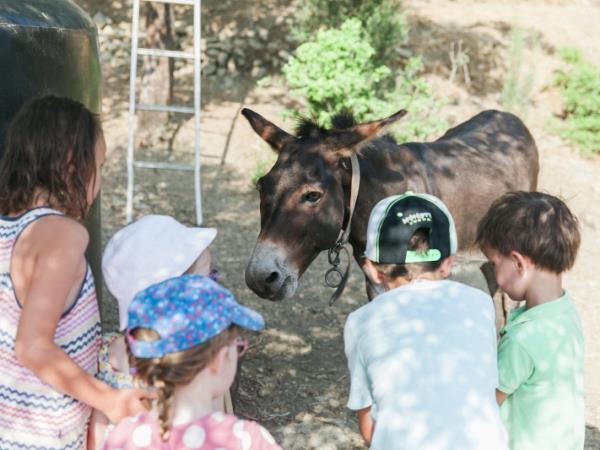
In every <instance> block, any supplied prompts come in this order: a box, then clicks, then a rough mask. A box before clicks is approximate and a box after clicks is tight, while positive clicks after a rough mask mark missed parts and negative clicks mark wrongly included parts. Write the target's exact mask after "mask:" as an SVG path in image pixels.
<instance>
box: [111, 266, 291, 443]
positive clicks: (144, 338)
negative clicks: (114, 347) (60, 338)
mask: <svg viewBox="0 0 600 450" xmlns="http://www.w3.org/2000/svg"><path fill="white" fill-rule="evenodd" d="M263 327H264V321H263V318H262V317H261V316H260V314H258V313H257V312H255V311H253V310H251V309H249V308H246V307H244V306H241V305H240V304H239V303H237V301H236V300H235V298H234V297H233V295H232V294H231V293H230V292H229V291H228V290H227V289H225V288H223V287H222V286H220V285H219V284H218V283H216V282H214V281H213V280H211V279H210V278H208V277H205V276H201V275H184V276H181V277H176V278H171V279H169V280H166V281H163V282H161V283H158V284H155V285H152V286H150V287H149V288H147V289H144V290H143V291H141V292H140V293H138V294H137V295H136V296H135V297H134V299H133V301H132V302H131V304H130V306H129V311H128V318H127V335H126V337H127V346H128V352H129V356H130V366H131V368H132V370H133V372H134V377H135V381H136V383H137V384H139V385H142V386H145V387H150V388H153V389H155V390H156V391H157V394H158V399H157V400H155V401H154V402H153V404H152V405H151V409H150V411H149V412H147V413H143V414H141V415H138V416H136V417H133V418H128V419H124V420H122V421H121V422H120V423H119V424H118V425H117V426H116V427H115V429H114V430H113V431H112V433H111V435H110V436H109V437H108V439H107V441H106V443H105V446H104V448H105V450H113V449H123V450H133V449H140V448H143V449H149V450H152V449H157V450H158V449H160V450H165V449H169V450H175V449H177V450H185V449H218V448H227V449H229V450H237V449H240V450H241V449H249V450H254V449H269V450H270V449H280V447H279V446H278V445H277V444H276V443H275V441H274V439H273V437H272V436H271V435H270V434H269V432H268V431H267V430H265V429H264V428H263V427H262V426H260V425H259V424H258V423H256V422H251V421H247V420H242V419H238V418H237V417H235V416H234V415H230V414H224V413H222V412H214V411H213V408H212V402H213V399H215V398H218V397H219V396H222V395H223V393H224V392H226V391H227V390H228V389H229V387H230V386H231V383H232V382H233V379H234V376H235V372H236V369H237V359H238V358H239V357H240V356H241V355H242V354H243V353H244V352H245V351H246V349H247V347H248V341H247V338H245V337H243V336H242V335H241V331H242V329H248V330H253V331H258V330H260V329H262V328H263Z"/></svg>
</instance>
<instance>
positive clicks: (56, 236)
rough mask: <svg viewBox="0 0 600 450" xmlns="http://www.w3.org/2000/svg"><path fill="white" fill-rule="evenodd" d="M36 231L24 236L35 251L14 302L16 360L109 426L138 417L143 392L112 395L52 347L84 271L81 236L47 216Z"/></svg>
mask: <svg viewBox="0 0 600 450" xmlns="http://www.w3.org/2000/svg"><path fill="white" fill-rule="evenodd" d="M50 219H53V220H50ZM42 220H44V219H40V222H41V221H42ZM34 225H41V223H40V224H37V223H36V224H34ZM37 230H39V232H36V234H34V235H30V240H31V242H30V243H29V244H30V247H29V248H32V249H37V250H38V251H37V252H36V254H35V255H32V257H35V259H34V263H33V269H32V272H31V275H30V278H29V279H30V282H29V284H28V286H27V290H26V294H25V296H24V298H21V299H20V300H21V303H22V312H21V318H20V321H19V325H18V329H17V337H16V342H15V353H16V356H17V358H18V360H19V361H20V362H21V364H23V365H24V366H25V367H27V368H28V369H29V370H31V371H32V372H33V373H35V374H36V375H37V376H38V377H39V378H40V379H41V380H43V381H45V382H46V383H48V384H49V385H51V386H53V387H54V388H55V389H56V390H58V391H60V392H63V393H65V394H67V395H70V396H71V397H74V398H76V399H78V400H80V401H82V402H84V403H86V404H88V405H90V406H92V407H94V408H96V409H99V410H100V411H102V412H104V413H105V414H106V415H107V416H108V417H109V419H111V421H113V422H117V421H119V420H120V419H121V418H122V417H125V416H128V415H135V414H137V413H139V412H142V411H143V410H144V409H143V407H142V404H141V402H140V398H143V397H147V396H148V393H146V392H145V391H143V390H141V389H131V390H122V391H118V390H116V389H113V388H111V387H110V386H108V385H106V384H105V383H103V382H101V381H99V380H96V379H95V378H94V377H93V376H91V375H90V374H88V373H87V372H86V371H84V370H83V369H82V368H81V367H79V366H78V365H77V364H76V363H75V362H74V361H73V360H72V359H71V358H69V356H68V355H67V354H66V353H65V352H64V351H63V350H62V349H61V348H60V347H59V346H57V345H56V343H55V342H54V334H55V332H56V327H57V325H58V321H59V320H60V318H61V316H62V314H63V312H64V310H65V306H66V302H67V299H68V297H69V294H70V293H71V291H72V289H73V286H75V285H76V284H77V283H78V282H79V281H80V278H81V268H82V265H83V267H85V259H84V251H85V249H86V247H87V243H88V235H87V231H86V230H85V228H84V227H83V226H82V225H80V224H79V223H77V222H75V221H73V220H70V219H66V218H63V217H49V218H47V219H46V220H44V226H43V227H39V226H38V227H37ZM32 259H33V258H32Z"/></svg>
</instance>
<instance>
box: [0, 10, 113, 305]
mask: <svg viewBox="0 0 600 450" xmlns="http://www.w3.org/2000/svg"><path fill="white" fill-rule="evenodd" d="M100 85H101V73H100V60H99V49H98V32H97V29H96V26H95V25H94V22H93V21H92V19H91V18H90V17H89V16H88V15H87V14H86V13H85V12H84V11H83V10H82V9H81V8H79V7H78V6H77V5H75V4H74V3H73V2H72V1H69V0H0V158H1V157H2V153H3V147H4V136H5V133H6V128H7V126H8V123H9V122H10V120H11V119H12V117H13V116H14V115H15V114H16V112H17V111H18V110H19V108H20V107H21V106H22V105H23V103H25V101H27V100H28V99H30V98H33V97H39V96H42V95H46V94H55V95H60V96H65V97H69V98H72V99H75V100H78V101H80V102H81V103H83V104H84V105H86V106H87V107H88V108H89V109H90V110H91V111H92V112H95V113H98V114H99V113H100V108H101V94H100ZM86 227H87V229H88V231H89V233H90V238H91V239H90V246H89V248H88V260H89V261H90V264H91V266H92V271H93V272H94V277H95V279H96V286H97V288H98V295H100V293H101V289H100V287H101V286H102V278H101V277H102V272H101V270H100V256H101V251H102V249H101V241H100V240H101V234H100V197H98V199H97V200H96V202H95V203H94V205H93V206H92V209H91V211H90V215H89V217H88V218H87V220H86Z"/></svg>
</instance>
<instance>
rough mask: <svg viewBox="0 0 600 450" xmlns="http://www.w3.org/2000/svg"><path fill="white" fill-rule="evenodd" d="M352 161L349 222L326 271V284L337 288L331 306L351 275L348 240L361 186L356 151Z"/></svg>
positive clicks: (330, 251) (331, 251) (338, 240)
mask: <svg viewBox="0 0 600 450" xmlns="http://www.w3.org/2000/svg"><path fill="white" fill-rule="evenodd" d="M350 163H351V164H352V181H351V184H350V205H349V211H348V222H347V223H346V228H342V229H341V230H340V235H339V236H338V239H337V242H336V243H335V246H333V247H332V248H330V249H329V251H328V258H329V264H331V265H332V266H333V267H331V268H330V269H329V270H328V271H327V272H326V273H325V284H326V285H327V286H329V287H334V288H336V290H335V292H334V293H333V295H332V296H331V298H330V299H329V306H333V304H334V303H335V301H336V300H337V299H338V298H340V296H341V295H342V292H344V288H345V287H346V282H347V281H348V277H349V275H350V252H349V251H348V248H347V244H348V240H349V239H350V229H351V225H352V216H353V214H354V207H355V206H356V199H357V198H358V190H359V188H360V166H359V165H358V157H357V156H356V154H355V153H353V154H352V156H350ZM342 251H344V253H346V270H345V271H344V273H342V272H341V271H340V269H338V268H337V266H338V265H339V264H340V252H342ZM333 276H335V277H337V276H339V277H340V280H339V282H337V281H334V280H332V277H333Z"/></svg>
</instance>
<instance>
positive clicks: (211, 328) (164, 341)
mask: <svg viewBox="0 0 600 450" xmlns="http://www.w3.org/2000/svg"><path fill="white" fill-rule="evenodd" d="M233 324H235V325H238V326H240V327H242V328H246V329H249V330H253V331H258V330H261V329H262V328H264V326H265V322H264V320H263V318H262V316H261V315H260V314H259V313H257V312H256V311H253V310H252V309H250V308H246V307H245V306H242V305H240V304H239V303H238V302H237V301H236V300H235V298H234V297H233V294H232V293H231V292H229V291H228V290H227V289H225V288H224V287H223V286H221V285H219V284H218V283H216V282H215V281H213V280H211V279H210V278H208V277H205V276H202V275H184V276H180V277H175V278H170V279H168V280H165V281H163V282H161V283H157V284H153V285H152V286H150V287H148V288H146V289H144V290H143V291H140V292H139V293H138V294H137V295H136V296H135V297H134V298H133V300H132V302H131V304H130V305H129V309H128V317H127V341H128V343H129V348H130V350H131V353H132V354H133V355H134V356H136V357H138V358H160V357H162V356H164V355H166V354H167V353H174V352H179V351H182V350H186V349H188V348H191V347H194V346H196V345H199V344H202V343H203V342H206V341H208V340H209V339H211V338H213V337H215V336H216V335H218V334H220V333H221V332H222V331H224V330H226V329H227V328H228V327H229V326H230V325H233ZM135 328H150V329H152V330H154V331H155V332H156V333H158V334H159V336H160V338H159V339H156V340H153V341H139V340H136V339H135V338H134V337H133V335H132V334H131V330H134V329H135Z"/></svg>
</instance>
